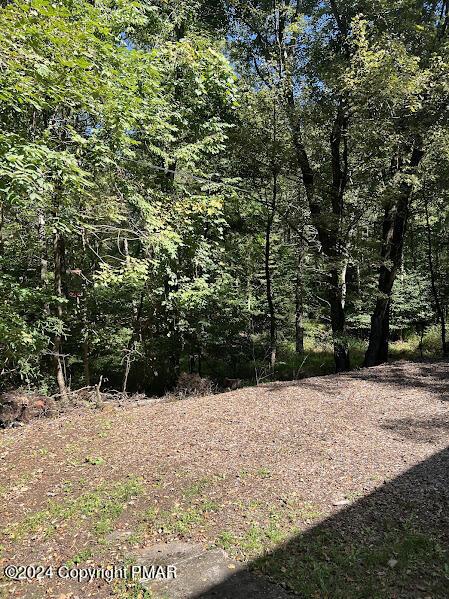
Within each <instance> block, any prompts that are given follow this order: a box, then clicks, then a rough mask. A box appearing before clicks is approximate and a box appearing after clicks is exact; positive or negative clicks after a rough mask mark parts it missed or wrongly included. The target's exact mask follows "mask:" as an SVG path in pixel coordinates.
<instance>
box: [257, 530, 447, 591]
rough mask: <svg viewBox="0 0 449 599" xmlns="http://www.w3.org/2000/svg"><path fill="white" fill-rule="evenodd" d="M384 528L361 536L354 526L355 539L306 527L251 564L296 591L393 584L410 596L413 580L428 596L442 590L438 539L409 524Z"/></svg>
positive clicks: (443, 554)
mask: <svg viewBox="0 0 449 599" xmlns="http://www.w3.org/2000/svg"><path fill="white" fill-rule="evenodd" d="M385 531H387V532H384V533H383V534H382V536H381V537H379V538H377V539H375V540H374V539H373V538H372V536H371V532H370V531H368V530H367V531H365V536H364V539H363V540H362V542H361V540H360V533H359V531H358V533H357V535H356V537H357V539H358V540H357V541H356V542H354V539H353V538H352V537H350V536H349V535H347V536H345V537H341V536H339V534H338V533H337V532H336V531H319V532H316V531H315V532H313V533H311V534H307V533H306V534H304V535H302V536H299V537H297V538H295V539H294V540H293V541H291V542H290V543H288V545H287V546H286V547H281V548H279V549H277V550H275V551H273V552H272V553H271V554H266V555H263V556H261V557H260V558H259V559H257V560H256V561H255V562H254V563H253V566H254V568H255V569H257V570H259V571H261V572H263V573H264V574H267V575H269V576H270V577H272V578H273V579H274V580H277V581H279V582H283V583H286V584H287V585H288V587H289V588H290V589H291V590H292V591H294V592H296V593H298V594H299V595H300V596H302V597H322V598H324V599H326V598H329V599H330V598H332V599H334V598H335V599H352V598H354V599H356V598H360V597H370V598H373V599H384V598H385V597H393V596H398V594H397V593H398V589H402V590H403V591H404V593H405V594H404V596H411V595H408V594H407V592H412V594H413V591H416V589H417V585H418V587H419V589H420V590H421V591H422V592H423V593H424V594H426V593H427V594H429V596H432V597H434V598H435V597H445V596H447V595H445V594H444V593H445V591H447V588H449V565H448V561H447V560H448V553H447V549H443V546H442V545H441V544H440V543H439V541H438V539H436V538H433V537H432V536H431V535H430V534H424V533H423V532H420V531H416V530H413V529H410V528H403V529H400V530H398V529H396V530H394V529H392V528H388V527H385ZM401 596H402V595H401ZM413 596H415V595H414V594H413ZM423 596H424V595H423Z"/></svg>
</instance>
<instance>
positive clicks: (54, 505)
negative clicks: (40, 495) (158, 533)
mask: <svg viewBox="0 0 449 599" xmlns="http://www.w3.org/2000/svg"><path fill="white" fill-rule="evenodd" d="M142 490H143V489H142V483H141V482H140V480H138V479H136V478H131V479H128V480H126V481H124V482H119V483H116V484H115V485H113V486H112V487H109V488H108V487H106V486H104V485H102V486H100V487H98V488H97V489H95V490H93V491H89V492H87V493H84V494H82V495H80V496H79V497H77V498H75V499H65V500H63V501H60V502H57V501H50V502H49V503H48V507H47V508H46V509H44V510H42V511H39V512H35V513H34V514H31V515H29V516H27V517H26V518H25V519H24V520H22V521H21V522H18V523H16V524H13V525H12V526H10V527H8V528H7V530H6V533H7V535H8V536H9V537H10V538H11V539H12V540H15V541H17V540H20V539H22V538H23V537H26V536H28V535H30V534H32V533H34V532H38V531H39V532H43V533H44V534H45V535H46V536H51V535H52V534H53V533H54V531H55V530H56V528H57V526H58V525H59V524H60V523H62V522H67V521H69V520H73V519H74V518H81V519H85V518H88V517H90V518H92V519H94V520H95V525H94V532H95V534H96V535H97V536H99V537H101V536H102V535H104V534H106V533H107V532H110V530H111V529H112V526H113V523H114V521H115V520H116V519H117V518H118V517H119V516H120V515H121V514H122V512H123V510H124V509H125V506H126V503H127V501H129V500H130V499H131V498H132V497H135V496H137V495H139V494H140V493H141V492H142Z"/></svg>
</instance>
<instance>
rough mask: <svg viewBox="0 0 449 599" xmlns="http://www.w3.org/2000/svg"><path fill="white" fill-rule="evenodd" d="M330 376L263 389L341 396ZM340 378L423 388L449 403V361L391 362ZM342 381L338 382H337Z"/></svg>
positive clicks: (402, 387) (274, 385)
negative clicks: (290, 389)
mask: <svg viewBox="0 0 449 599" xmlns="http://www.w3.org/2000/svg"><path fill="white" fill-rule="evenodd" d="M329 376H331V377H333V379H334V377H335V375H328V376H321V377H312V378H310V379H308V378H306V379H301V380H297V381H291V382H275V383H267V384H265V385H264V386H263V389H264V390H265V391H266V392H267V393H272V392H277V391H279V390H281V389H284V388H285V387H297V386H300V387H302V388H308V389H312V390H314V391H318V392H324V393H326V394H328V395H339V394H340V390H339V389H338V388H334V386H333V385H329ZM339 376H341V377H344V378H347V379H349V380H351V379H352V380H359V381H367V382H369V381H373V382H375V383H376V385H385V386H389V387H393V388H397V389H404V390H406V389H422V390H425V391H426V392H429V393H432V394H435V395H437V396H438V399H440V400H441V401H449V363H448V362H447V361H441V362H435V361H432V362H431V363H426V362H391V363H389V364H388V365H385V366H379V367H374V368H361V369H359V370H353V371H350V372H345V373H341V374H340V375H339ZM337 380H338V379H337Z"/></svg>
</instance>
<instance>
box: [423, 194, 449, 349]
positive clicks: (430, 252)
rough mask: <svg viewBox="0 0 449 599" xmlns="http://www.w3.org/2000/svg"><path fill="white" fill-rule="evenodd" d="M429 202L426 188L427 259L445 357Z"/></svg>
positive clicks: (445, 342) (444, 330)
mask: <svg viewBox="0 0 449 599" xmlns="http://www.w3.org/2000/svg"><path fill="white" fill-rule="evenodd" d="M428 204H429V202H428V198H427V194H426V190H425V189H424V208H425V213H426V232H427V261H428V266H429V274H430V283H431V286H432V295H433V301H434V302H435V309H436V312H437V315H438V318H439V320H440V325H441V349H442V352H443V357H446V356H448V355H449V345H448V343H447V341H446V318H445V314H444V308H443V306H442V304H441V300H440V294H439V292H438V287H437V278H438V276H437V273H436V272H435V265H434V262H433V248H432V231H431V228H430V219H429V205H428Z"/></svg>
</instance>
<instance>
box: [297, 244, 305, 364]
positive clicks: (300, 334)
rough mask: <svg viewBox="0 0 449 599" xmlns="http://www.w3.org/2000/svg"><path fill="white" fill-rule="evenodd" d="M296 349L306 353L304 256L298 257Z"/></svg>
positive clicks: (298, 351)
mask: <svg viewBox="0 0 449 599" xmlns="http://www.w3.org/2000/svg"><path fill="white" fill-rule="evenodd" d="M295 349H296V353H297V354H303V353H304V295H303V280H302V256H301V255H299V257H298V264H297V267H296V280H295Z"/></svg>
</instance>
